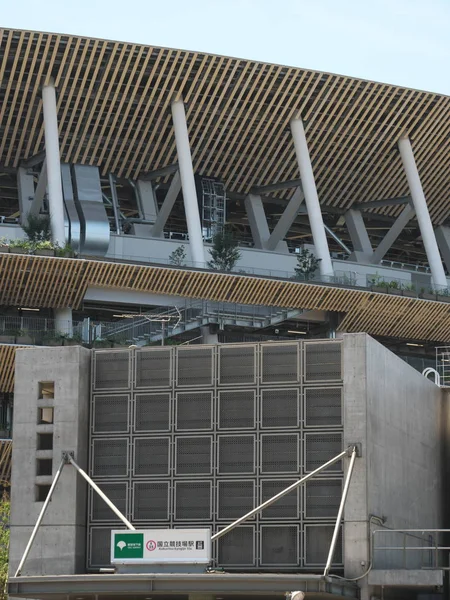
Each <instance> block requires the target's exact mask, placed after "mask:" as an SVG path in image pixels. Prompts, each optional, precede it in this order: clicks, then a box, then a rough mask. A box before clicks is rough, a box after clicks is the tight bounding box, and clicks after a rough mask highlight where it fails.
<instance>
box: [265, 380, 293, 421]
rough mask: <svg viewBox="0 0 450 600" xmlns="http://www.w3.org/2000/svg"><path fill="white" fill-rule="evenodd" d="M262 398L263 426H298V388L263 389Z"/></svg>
mask: <svg viewBox="0 0 450 600" xmlns="http://www.w3.org/2000/svg"><path fill="white" fill-rule="evenodd" d="M261 399H262V402H261V404H262V426H263V427H270V428H278V427H297V426H298V421H299V402H298V389H283V388H281V389H276V390H272V389H271V390H262V391H261Z"/></svg>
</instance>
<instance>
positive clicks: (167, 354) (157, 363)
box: [135, 348, 172, 388]
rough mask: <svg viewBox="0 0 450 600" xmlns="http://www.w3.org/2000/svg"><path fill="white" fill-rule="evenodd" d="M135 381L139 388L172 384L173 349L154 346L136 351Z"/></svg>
mask: <svg viewBox="0 0 450 600" xmlns="http://www.w3.org/2000/svg"><path fill="white" fill-rule="evenodd" d="M135 381H136V387H137V388H157V387H170V386H171V385H172V350H171V349H170V348H167V349H159V348H152V349H149V350H137V351H136V373H135Z"/></svg>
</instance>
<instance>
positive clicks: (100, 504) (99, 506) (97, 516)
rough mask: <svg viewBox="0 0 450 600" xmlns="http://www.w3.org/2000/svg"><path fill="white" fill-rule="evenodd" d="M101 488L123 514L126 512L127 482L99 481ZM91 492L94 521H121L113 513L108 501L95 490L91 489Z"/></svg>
mask: <svg viewBox="0 0 450 600" xmlns="http://www.w3.org/2000/svg"><path fill="white" fill-rule="evenodd" d="M99 488H100V489H101V490H102V492H104V493H105V494H106V495H107V496H108V498H109V499H110V500H111V501H112V502H113V503H114V504H115V505H116V506H117V508H118V509H119V510H120V511H121V512H122V513H123V514H126V512H127V493H128V487H127V484H126V483H125V482H120V483H99ZM90 493H91V507H92V517H91V518H92V520H93V521H119V517H117V516H116V515H115V514H114V513H113V511H112V510H111V509H110V508H109V506H108V505H107V504H106V502H105V501H104V500H103V499H102V498H100V496H99V495H98V494H97V493H96V492H94V490H90Z"/></svg>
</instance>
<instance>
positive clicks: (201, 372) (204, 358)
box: [177, 346, 213, 387]
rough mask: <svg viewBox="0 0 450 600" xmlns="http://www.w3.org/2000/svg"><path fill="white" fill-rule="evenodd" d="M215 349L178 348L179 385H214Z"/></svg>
mask: <svg viewBox="0 0 450 600" xmlns="http://www.w3.org/2000/svg"><path fill="white" fill-rule="evenodd" d="M212 382H213V348H211V347H209V346H208V347H205V346H203V347H198V348H177V384H178V385H179V386H184V387H185V386H198V385H212Z"/></svg>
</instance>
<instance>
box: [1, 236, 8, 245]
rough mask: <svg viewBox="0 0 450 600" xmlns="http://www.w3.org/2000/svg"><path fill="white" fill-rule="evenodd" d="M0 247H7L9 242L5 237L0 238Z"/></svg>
mask: <svg viewBox="0 0 450 600" xmlns="http://www.w3.org/2000/svg"><path fill="white" fill-rule="evenodd" d="M0 246H9V242H8V240H7V239H6V238H5V237H0Z"/></svg>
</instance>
